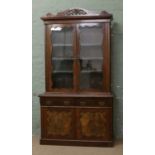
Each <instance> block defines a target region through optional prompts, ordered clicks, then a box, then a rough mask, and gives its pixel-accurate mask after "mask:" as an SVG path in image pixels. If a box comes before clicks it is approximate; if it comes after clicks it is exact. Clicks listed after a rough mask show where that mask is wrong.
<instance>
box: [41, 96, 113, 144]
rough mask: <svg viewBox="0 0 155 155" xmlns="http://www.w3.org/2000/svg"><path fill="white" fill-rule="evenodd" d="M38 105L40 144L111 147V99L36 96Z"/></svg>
mask: <svg viewBox="0 0 155 155" xmlns="http://www.w3.org/2000/svg"><path fill="white" fill-rule="evenodd" d="M40 102H41V129H42V130H41V140H40V143H41V144H59V145H85V146H112V144H113V136H112V98H100V99H99V98H97V99H95V98H93V99H91V98H82V99H81V98H80V97H79V98H53V97H40ZM73 105H74V106H73Z"/></svg>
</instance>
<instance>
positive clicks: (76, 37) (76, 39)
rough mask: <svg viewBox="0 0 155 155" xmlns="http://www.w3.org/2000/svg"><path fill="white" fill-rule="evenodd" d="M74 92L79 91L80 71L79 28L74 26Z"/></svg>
mask: <svg viewBox="0 0 155 155" xmlns="http://www.w3.org/2000/svg"><path fill="white" fill-rule="evenodd" d="M73 46H74V91H75V92H78V91H79V71H80V62H79V61H80V60H79V49H80V45H79V28H78V25H77V24H76V25H75V26H74V45H73Z"/></svg>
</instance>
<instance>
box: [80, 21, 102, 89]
mask: <svg viewBox="0 0 155 155" xmlns="http://www.w3.org/2000/svg"><path fill="white" fill-rule="evenodd" d="M79 39H80V40H79V43H80V51H79V57H80V89H93V90H94V89H95V90H100V91H102V90H103V78H104V77H103V52H104V51H103V23H84V24H79Z"/></svg>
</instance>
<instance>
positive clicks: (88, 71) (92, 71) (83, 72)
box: [80, 70, 103, 74]
mask: <svg viewBox="0 0 155 155" xmlns="http://www.w3.org/2000/svg"><path fill="white" fill-rule="evenodd" d="M102 72H103V71H102V70H100V71H94V70H82V71H81V72H80V73H82V74H85V73H86V74H89V73H102Z"/></svg>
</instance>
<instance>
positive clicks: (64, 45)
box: [53, 44, 73, 47]
mask: <svg viewBox="0 0 155 155" xmlns="http://www.w3.org/2000/svg"><path fill="white" fill-rule="evenodd" d="M72 46H73V45H72V44H53V47H72Z"/></svg>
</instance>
